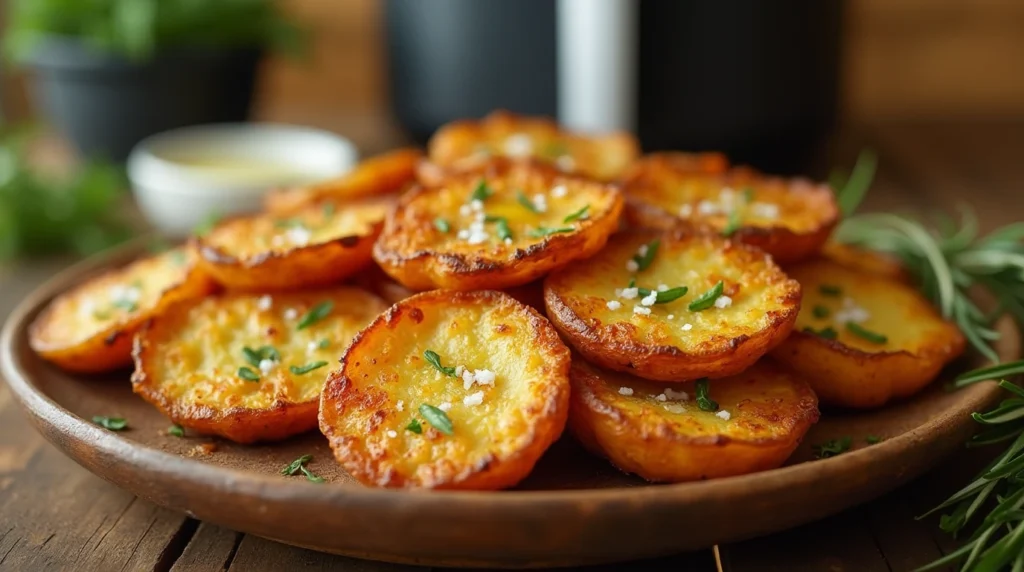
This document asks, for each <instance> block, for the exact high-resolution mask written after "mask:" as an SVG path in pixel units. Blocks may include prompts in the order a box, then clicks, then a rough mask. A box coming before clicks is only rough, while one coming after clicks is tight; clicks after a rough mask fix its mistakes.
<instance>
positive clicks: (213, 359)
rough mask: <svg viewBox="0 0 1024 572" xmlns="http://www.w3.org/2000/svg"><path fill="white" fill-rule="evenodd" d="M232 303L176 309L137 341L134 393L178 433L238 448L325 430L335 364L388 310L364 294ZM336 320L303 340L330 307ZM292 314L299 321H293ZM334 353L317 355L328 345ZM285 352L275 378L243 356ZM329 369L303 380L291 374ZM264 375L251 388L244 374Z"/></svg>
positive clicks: (338, 292) (336, 292)
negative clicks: (322, 308)
mask: <svg viewBox="0 0 1024 572" xmlns="http://www.w3.org/2000/svg"><path fill="white" fill-rule="evenodd" d="M261 298H263V295H260V294H243V293H234V294H224V295H220V296H214V297H211V298H207V299H205V300H202V301H199V302H194V301H193V302H188V303H183V304H179V305H175V306H173V307H171V308H170V309H169V310H168V312H166V313H165V314H164V315H161V316H158V317H156V318H154V319H153V320H151V321H150V323H149V324H148V325H147V326H145V327H144V328H143V329H142V331H141V332H140V333H139V335H138V336H137V338H136V340H135V348H134V351H133V357H134V360H135V372H134V373H133V375H132V389H133V390H134V391H135V393H137V394H139V395H140V396H141V397H142V398H143V399H145V400H146V401H148V402H149V403H151V404H153V405H154V406H155V407H156V408H157V409H159V410H160V411H161V412H162V413H163V414H164V415H166V416H167V417H168V418H170V419H171V420H172V421H174V422H175V423H177V424H179V425H182V426H184V427H188V428H190V429H192V430H194V431H197V432H199V433H204V434H210V435H220V436H222V437H225V438H227V439H230V440H232V441H235V442H237V443H254V442H257V441H276V440H280V439H284V438H287V437H290V436H292V435H296V434H298V433H303V432H306V431H310V430H312V429H314V428H315V427H316V424H317V422H316V419H317V408H318V402H319V397H320V390H321V388H322V387H323V381H324V379H325V377H326V375H327V372H328V371H329V370H330V368H331V367H334V365H335V364H334V360H335V359H336V358H337V356H338V355H339V354H340V353H341V352H343V351H344V350H345V348H346V347H347V346H348V343H349V342H350V341H351V339H352V338H353V337H354V336H355V335H356V333H358V331H359V330H360V329H361V328H362V327H363V326H365V325H366V324H368V323H369V322H370V321H371V320H372V319H373V318H374V317H376V316H377V314H378V313H380V312H382V311H383V310H384V309H385V308H386V307H387V305H386V304H385V303H384V301H383V300H381V299H379V298H377V297H376V296H374V295H372V294H370V293H368V292H365V291H363V290H359V289H356V288H348V287H346V288H337V289H330V290H320V291H315V290H314V291H306V292H302V293H284V294H274V295H273V296H271V297H270V299H271V300H272V305H271V306H270V307H269V308H263V307H261V302H260V299H261ZM325 300H330V301H332V302H333V303H334V307H333V309H332V311H331V313H330V314H328V315H327V316H326V317H324V318H323V319H321V320H319V321H317V322H315V323H313V324H312V325H310V326H309V327H307V328H304V329H302V330H298V329H297V323H298V320H300V319H301V317H302V316H303V315H305V314H306V313H307V312H308V311H309V310H310V309H311V308H313V307H314V306H315V305H317V304H319V303H320V302H322V301H325ZM289 309H291V310H294V311H295V316H290V315H289V314H290V312H289ZM323 339H326V340H328V345H327V346H326V347H319V346H316V347H313V348H311V347H309V346H310V344H311V343H312V344H314V345H316V344H318V343H319V341H320V340H323ZM265 345H271V346H273V347H275V348H276V349H277V350H278V351H279V352H280V354H281V362H280V363H279V364H278V365H277V366H276V367H275V368H274V369H273V370H272V371H270V372H267V373H262V372H260V370H259V368H257V367H253V366H252V365H251V364H249V363H247V362H246V361H245V359H244V355H243V354H242V347H250V348H254V349H255V348H259V347H262V346H265ZM315 361H326V362H328V365H327V366H324V367H322V368H320V369H316V370H313V371H310V372H309V373H306V374H301V375H300V374H295V373H292V372H291V371H290V370H289V366H290V365H295V366H299V367H301V366H303V365H307V364H309V363H312V362H315ZM243 366H244V367H249V368H250V369H252V370H253V371H254V372H256V373H260V374H261V375H260V380H259V381H257V382H250V381H246V380H243V379H241V378H240V377H238V374H237V372H238V369H239V368H240V367H243Z"/></svg>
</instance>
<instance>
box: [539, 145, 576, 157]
mask: <svg viewBox="0 0 1024 572" xmlns="http://www.w3.org/2000/svg"><path fill="white" fill-rule="evenodd" d="M568 152H569V147H568V146H567V145H566V144H565V143H562V142H561V141H554V142H552V143H549V144H547V145H545V146H544V150H543V151H541V156H542V157H547V158H548V159H557V158H559V157H561V156H562V155H565V154H566V153H568Z"/></svg>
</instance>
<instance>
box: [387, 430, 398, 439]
mask: <svg viewBox="0 0 1024 572" xmlns="http://www.w3.org/2000/svg"><path fill="white" fill-rule="evenodd" d="M395 437H398V432H397V431H395V430H394V429H388V438H389V439H394V438H395Z"/></svg>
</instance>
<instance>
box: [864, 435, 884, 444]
mask: <svg viewBox="0 0 1024 572" xmlns="http://www.w3.org/2000/svg"><path fill="white" fill-rule="evenodd" d="M864 442H865V443H867V444H868V445H877V444H879V443H881V442H882V438H881V437H879V436H878V435H868V436H867V437H865V438H864Z"/></svg>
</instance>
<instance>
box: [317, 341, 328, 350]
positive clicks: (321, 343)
mask: <svg viewBox="0 0 1024 572" xmlns="http://www.w3.org/2000/svg"><path fill="white" fill-rule="evenodd" d="M330 346H331V340H329V339H327V338H324V339H322V340H320V341H319V342H317V344H316V347H317V348H319V349H322V350H326V349H327V348H329V347H330Z"/></svg>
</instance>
